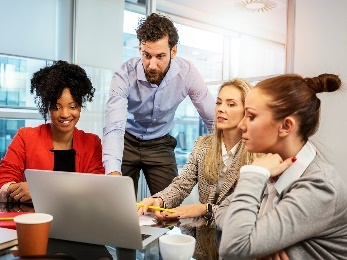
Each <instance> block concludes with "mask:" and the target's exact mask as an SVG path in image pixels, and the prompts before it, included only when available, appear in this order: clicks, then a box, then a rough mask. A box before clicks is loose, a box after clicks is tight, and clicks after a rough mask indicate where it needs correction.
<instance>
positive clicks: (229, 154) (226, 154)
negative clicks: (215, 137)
mask: <svg viewBox="0 0 347 260" xmlns="http://www.w3.org/2000/svg"><path fill="white" fill-rule="evenodd" d="M239 144H240V141H239V142H238V143H237V144H235V145H234V147H233V148H231V149H230V151H229V152H227V149H226V148H225V144H224V142H223V140H222V158H223V162H224V164H225V165H227V161H228V160H229V159H230V158H231V157H233V156H234V155H235V153H236V149H237V146H238V145H239Z"/></svg>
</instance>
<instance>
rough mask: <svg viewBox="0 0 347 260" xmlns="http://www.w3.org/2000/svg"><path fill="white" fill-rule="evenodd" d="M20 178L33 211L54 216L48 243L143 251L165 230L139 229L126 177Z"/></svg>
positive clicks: (44, 174)
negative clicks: (27, 185) (93, 245)
mask: <svg viewBox="0 0 347 260" xmlns="http://www.w3.org/2000/svg"><path fill="white" fill-rule="evenodd" d="M25 177H26V179H27V181H28V184H29V190H30V193H31V197H32V201H33V204H34V208H35V212H41V213H48V214H51V215H52V216H53V221H52V223H51V229H50V237H51V238H56V239H64V240H69V241H76V242H84V243H91V244H100V245H109V246H113V247H119V248H128V249H143V248H144V247H145V246H146V245H148V244H149V243H150V242H152V241H153V240H155V239H157V238H158V237H159V236H161V235H163V234H165V233H166V232H167V231H168V230H167V229H166V228H157V227H151V226H140V225H139V217H138V216H137V207H136V198H135V190H134V185H133V181H132V179H131V178H130V177H127V176H106V175H102V174H87V173H70V172H58V171H43V170H30V169H27V170H25ZM142 237H146V238H145V239H143V238H142Z"/></svg>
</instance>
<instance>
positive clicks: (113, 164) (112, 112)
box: [102, 64, 129, 174]
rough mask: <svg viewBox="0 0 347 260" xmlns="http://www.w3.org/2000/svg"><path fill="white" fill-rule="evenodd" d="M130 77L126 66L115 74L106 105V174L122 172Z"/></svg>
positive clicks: (104, 134) (104, 154) (104, 142)
mask: <svg viewBox="0 0 347 260" xmlns="http://www.w3.org/2000/svg"><path fill="white" fill-rule="evenodd" d="M128 88H129V76H128V73H127V68H126V64H123V66H122V68H121V70H120V71H119V72H117V73H115V74H114V76H113V78H112V81H111V86H110V92H109V99H108V101H107V103H106V114H105V127H104V129H103V141H102V146H103V149H102V161H103V164H104V167H105V174H109V173H110V172H113V171H118V172H121V165H122V156H123V149H124V132H125V124H126V119H127V107H128Z"/></svg>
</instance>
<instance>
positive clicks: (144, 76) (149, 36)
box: [103, 13, 215, 194]
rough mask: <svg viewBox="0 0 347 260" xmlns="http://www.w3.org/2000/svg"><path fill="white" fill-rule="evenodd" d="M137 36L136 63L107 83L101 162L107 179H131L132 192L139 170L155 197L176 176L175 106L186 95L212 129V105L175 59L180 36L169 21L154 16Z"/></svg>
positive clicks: (191, 70) (190, 70) (191, 72)
mask: <svg viewBox="0 0 347 260" xmlns="http://www.w3.org/2000/svg"><path fill="white" fill-rule="evenodd" d="M136 33H137V38H138V39H139V52H140V55H141V58H139V57H137V58H132V59H130V60H128V61H127V62H125V63H124V64H123V65H122V66H121V69H120V70H119V71H118V72H116V73H115V74H114V76H113V79H112V82H111V87H110V92H109V99H108V102H107V105H106V122H105V127H104V134H103V163H104V166H105V172H106V174H111V175H124V176H130V177H131V178H132V179H133V180H134V186H135V191H136V193H137V186H138V180H139V176H140V170H142V171H143V173H144V175H145V178H146V181H147V184H148V187H149V189H150V192H151V194H154V193H156V192H159V191H161V190H163V189H164V188H165V187H167V186H168V185H169V184H170V183H171V181H172V179H173V178H174V177H176V176H177V165H176V159H175V153H174V149H175V147H176V144H177V142H176V139H175V138H174V137H172V136H171V135H170V134H169V132H170V130H171V129H172V128H173V125H174V115H175V111H176V109H177V107H178V105H179V104H180V103H181V102H182V101H183V100H184V99H185V98H186V96H189V97H190V99H191V101H192V102H193V104H194V106H195V107H196V109H197V111H198V112H199V114H200V116H201V117H202V119H203V121H204V122H205V124H206V126H207V128H208V129H209V130H211V129H212V124H213V118H214V106H215V101H214V99H213V97H212V95H211V93H210V92H209V91H208V89H207V87H206V85H205V83H204V80H203V78H202V77H201V75H200V74H199V72H198V71H197V69H196V68H195V67H194V65H193V64H192V63H191V62H190V61H187V60H185V59H182V58H180V57H176V54H177V43H178V38H179V37H178V33H177V29H176V28H175V26H174V25H173V23H172V21H171V20H170V19H169V18H167V17H165V16H162V15H158V14H155V13H153V14H151V15H149V16H148V17H147V18H146V19H142V20H140V22H139V26H138V28H137V29H136Z"/></svg>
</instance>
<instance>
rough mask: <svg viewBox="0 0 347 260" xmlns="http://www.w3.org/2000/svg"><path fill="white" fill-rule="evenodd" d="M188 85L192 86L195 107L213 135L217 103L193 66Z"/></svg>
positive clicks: (192, 99)
mask: <svg viewBox="0 0 347 260" xmlns="http://www.w3.org/2000/svg"><path fill="white" fill-rule="evenodd" d="M187 84H188V86H190V88H189V97H190V99H191V101H192V103H193V105H194V106H195V108H196V110H197V111H198V113H199V115H200V116H201V118H202V120H203V121H204V123H205V124H206V127H207V129H208V130H209V132H210V133H212V131H213V122H214V107H215V105H216V101H215V100H214V98H213V96H212V94H211V92H210V91H209V89H208V88H207V86H206V84H205V82H204V79H203V78H202V76H201V75H200V73H199V72H198V70H197V69H196V68H195V67H194V66H193V65H192V66H191V71H190V73H189V77H188V78H187Z"/></svg>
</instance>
